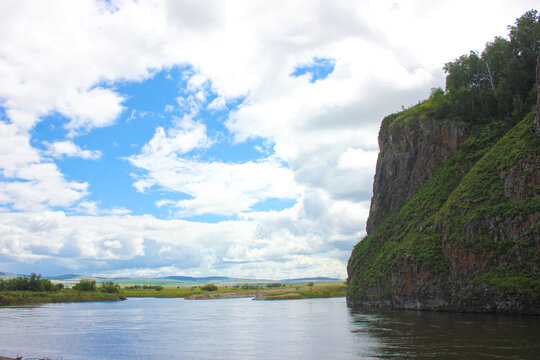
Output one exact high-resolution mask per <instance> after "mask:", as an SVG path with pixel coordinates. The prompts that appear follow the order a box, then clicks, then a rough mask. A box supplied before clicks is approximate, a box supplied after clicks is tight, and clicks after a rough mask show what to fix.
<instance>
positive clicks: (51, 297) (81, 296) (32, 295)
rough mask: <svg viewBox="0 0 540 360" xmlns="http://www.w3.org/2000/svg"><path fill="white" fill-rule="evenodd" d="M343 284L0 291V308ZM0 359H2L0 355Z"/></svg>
mask: <svg viewBox="0 0 540 360" xmlns="http://www.w3.org/2000/svg"><path fill="white" fill-rule="evenodd" d="M346 293H347V287H346V286H345V285H344V284H342V283H341V284H336V283H333V284H324V285H314V286H307V285H300V286H287V287H270V288H269V287H262V286H260V287H257V288H235V287H221V288H218V289H217V290H215V291H202V290H201V289H200V288H164V289H160V290H156V289H142V290H141V289H125V288H124V289H121V290H120V292H119V293H103V292H82V291H81V292H77V291H73V290H72V289H65V290H62V291H61V292H30V291H12V292H0V308H2V307H9V306H21V305H38V304H51V303H73V302H100V301H121V300H127V299H129V298H137V297H153V298H184V299H186V300H211V299H235V298H252V299H253V300H293V299H307V298H328V297H345V296H346ZM0 360H2V359H1V358H0Z"/></svg>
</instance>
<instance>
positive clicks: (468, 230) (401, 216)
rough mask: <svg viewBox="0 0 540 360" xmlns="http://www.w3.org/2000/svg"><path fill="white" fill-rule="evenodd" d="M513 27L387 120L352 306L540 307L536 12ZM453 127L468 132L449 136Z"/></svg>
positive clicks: (353, 273)
mask: <svg viewBox="0 0 540 360" xmlns="http://www.w3.org/2000/svg"><path fill="white" fill-rule="evenodd" d="M509 30H510V33H509V40H506V39H503V38H495V40H494V41H493V42H490V43H488V44H487V45H486V48H485V50H484V51H483V52H482V53H477V52H471V53H470V54H468V55H463V56H461V57H460V58H458V59H456V60H455V61H453V62H450V63H448V64H446V66H445V67H444V70H445V71H446V72H447V74H448V76H447V82H446V91H443V90H441V89H434V90H433V91H432V94H431V96H430V98H429V99H428V100H426V101H424V102H422V103H420V104H418V105H416V106H414V107H412V108H410V109H407V110H405V111H402V112H400V113H397V114H392V115H390V116H388V117H387V118H385V119H384V120H383V124H382V126H381V133H380V134H379V145H380V147H381V153H380V155H379V160H378V164H377V174H376V177H375V184H374V196H373V199H372V206H371V211H370V219H369V220H368V234H369V235H368V236H367V237H366V238H364V239H363V240H362V241H360V242H359V243H358V244H357V245H356V247H355V248H354V250H353V253H352V255H351V258H350V260H349V266H348V271H349V290H348V303H349V305H351V306H355V305H361V304H371V305H388V306H394V307H403V308H422V309H438V310H461V311H510V312H538V311H540V275H539V274H540V272H539V258H540V240H539V238H540V235H539V234H540V229H539V225H538V224H539V220H540V186H539V182H540V160H539V159H540V156H539V155H540V154H539V151H540V135H538V134H536V133H535V132H534V131H533V128H534V113H533V112H532V111H533V109H534V105H535V103H536V101H537V85H536V84H535V67H536V64H537V58H538V56H539V48H540V46H539V44H540V23H539V17H538V12H537V11H534V10H531V11H529V12H527V13H525V14H524V15H523V16H522V17H520V18H519V19H517V21H516V24H515V26H510V27H509ZM456 134H460V135H461V138H462V140H460V141H454V142H453V143H452V141H451V139H444V136H447V137H448V136H457V135H456ZM403 137H407V138H408V140H410V141H406V142H405V143H406V144H405V143H404V144H400V139H401V138H403ZM441 138H443V139H442V140H441ZM426 139H428V141H430V142H432V143H433V142H439V143H440V144H439V145H438V146H431V147H426V145H425V144H424V143H425V142H426ZM411 144H412V145H411ZM425 149H432V150H433V151H434V152H435V153H433V154H431V155H429V154H427V152H426V150H425ZM396 157H402V158H403V159H405V160H406V162H407V164H408V166H409V167H410V168H409V169H406V168H403V169H402V168H400V167H399V159H398V160H396ZM434 159H436V161H434ZM418 169H420V170H418ZM411 173H414V174H421V175H424V176H425V179H424V178H422V179H420V180H418V179H416V181H415V179H410V175H409V174H411ZM407 175H409V177H408V176H407ZM396 188H402V189H399V191H391V190H392V189H396Z"/></svg>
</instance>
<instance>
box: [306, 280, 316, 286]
mask: <svg viewBox="0 0 540 360" xmlns="http://www.w3.org/2000/svg"><path fill="white" fill-rule="evenodd" d="M313 285H315V284H313V281H310V282H308V283H307V286H313Z"/></svg>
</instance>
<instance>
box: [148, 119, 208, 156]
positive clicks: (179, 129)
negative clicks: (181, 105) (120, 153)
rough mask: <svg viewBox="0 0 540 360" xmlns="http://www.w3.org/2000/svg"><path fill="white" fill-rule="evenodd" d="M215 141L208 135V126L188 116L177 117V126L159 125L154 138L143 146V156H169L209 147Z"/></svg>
mask: <svg viewBox="0 0 540 360" xmlns="http://www.w3.org/2000/svg"><path fill="white" fill-rule="evenodd" d="M212 143H213V141H212V140H211V139H209V138H208V137H207V136H206V126H205V125H204V124H202V123H199V122H195V121H193V120H192V119H191V117H189V116H186V117H184V118H182V119H177V126H176V127H173V128H171V129H168V130H167V132H165V130H164V129H163V128H162V127H158V128H157V129H156V132H155V133H154V136H153V137H152V139H151V140H150V141H149V142H148V143H147V144H145V145H144V147H143V148H142V153H141V157H143V158H154V159H153V160H155V161H158V160H160V159H158V158H167V157H170V156H175V155H177V154H180V155H181V154H186V153H189V152H191V151H193V150H197V149H204V148H208V147H210V146H211V145H212Z"/></svg>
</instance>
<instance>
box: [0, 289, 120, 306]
mask: <svg viewBox="0 0 540 360" xmlns="http://www.w3.org/2000/svg"><path fill="white" fill-rule="evenodd" d="M117 300H125V297H123V296H119V295H118V294H110V293H102V292H96V291H94V292H86V291H84V292H81V291H77V290H73V289H60V290H59V291H28V290H24V291H21V290H18V291H12V290H9V291H2V292H0V306H9V305H24V304H44V303H63V302H88V301H117Z"/></svg>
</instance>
